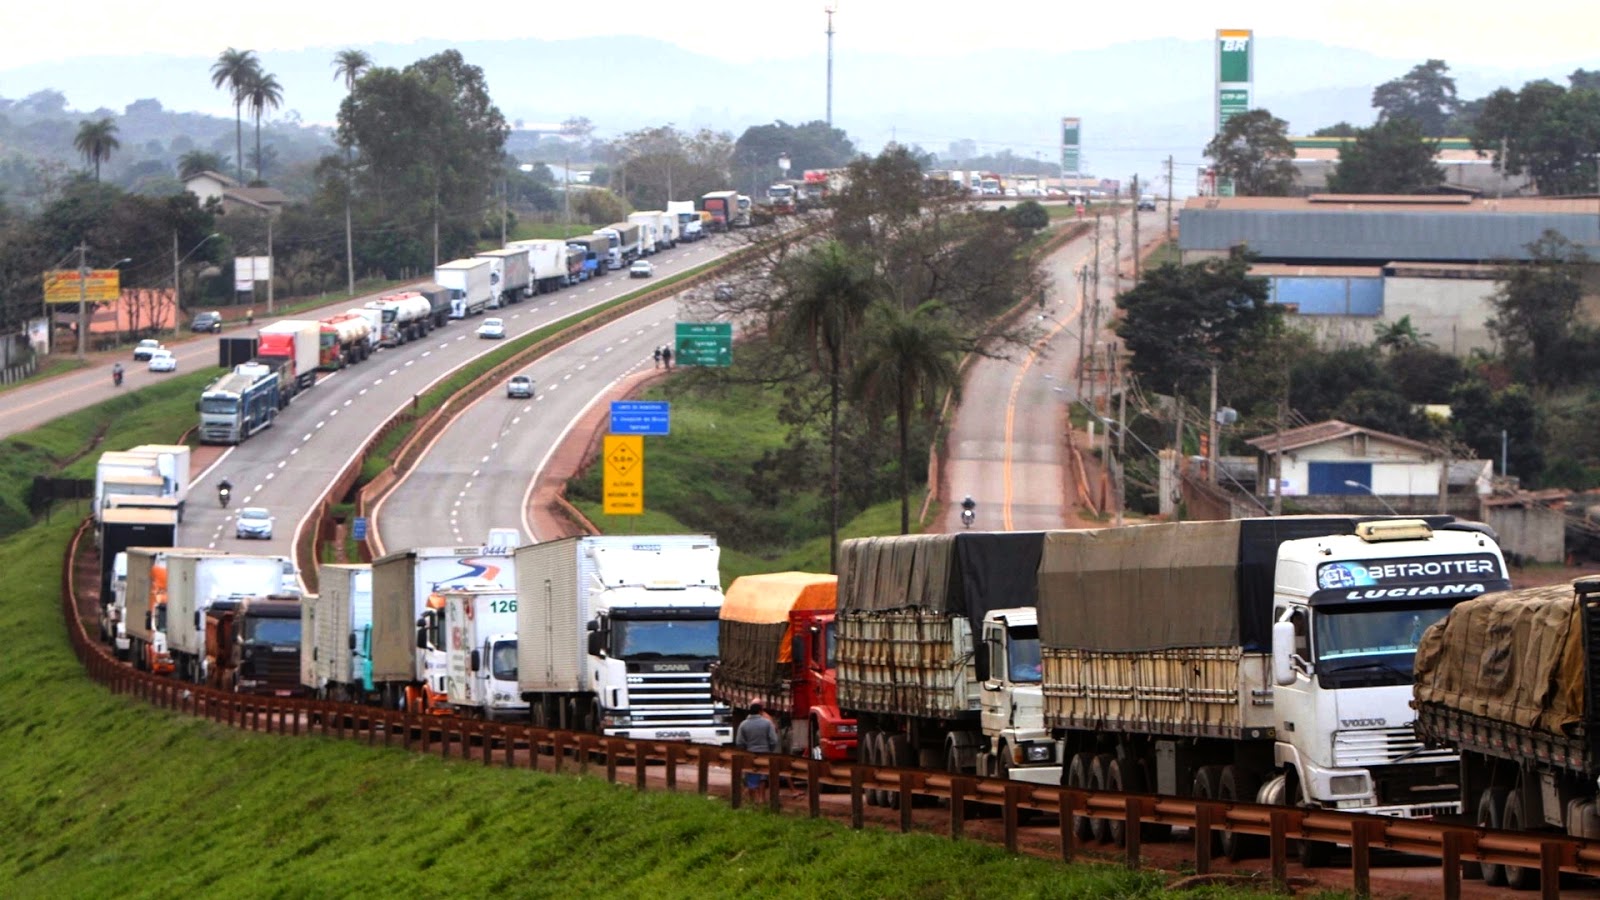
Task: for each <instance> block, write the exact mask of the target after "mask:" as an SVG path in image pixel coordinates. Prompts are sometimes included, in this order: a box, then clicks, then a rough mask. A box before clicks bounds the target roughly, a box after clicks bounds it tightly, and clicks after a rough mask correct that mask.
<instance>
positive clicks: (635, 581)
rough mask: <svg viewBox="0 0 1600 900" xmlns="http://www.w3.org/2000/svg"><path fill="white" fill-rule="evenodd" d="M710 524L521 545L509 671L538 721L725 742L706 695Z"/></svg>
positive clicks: (711, 616)
mask: <svg viewBox="0 0 1600 900" xmlns="http://www.w3.org/2000/svg"><path fill="white" fill-rule="evenodd" d="M718 558H719V550H718V547H717V542H716V538H715V537H712V536H711V535H659V536H634V535H606V536H593V537H576V538H566V539H563V540H559V541H551V542H548V543H541V544H532V545H529V546H526V547H521V548H519V549H518V550H517V552H516V561H517V565H516V569H517V635H518V642H517V683H518V685H519V687H520V691H521V697H522V699H523V700H525V701H527V702H528V703H529V705H530V708H531V713H532V719H533V723H534V724H535V725H539V726H544V727H552V728H556V727H559V728H573V729H579V730H584V731H594V732H599V733H601V734H605V735H609V736H614V737H631V738H640V739H645V740H681V741H695V742H698V743H707V744H726V743H728V742H729V741H730V740H732V737H733V731H732V727H731V725H730V724H729V716H728V709H727V707H725V706H722V705H720V704H717V703H715V702H714V701H713V700H712V697H711V665H712V663H714V662H715V661H716V659H717V628H718V625H717V613H718V612H719V611H720V609H721V607H722V588H721V582H720V579H719V576H718V573H717V561H718Z"/></svg>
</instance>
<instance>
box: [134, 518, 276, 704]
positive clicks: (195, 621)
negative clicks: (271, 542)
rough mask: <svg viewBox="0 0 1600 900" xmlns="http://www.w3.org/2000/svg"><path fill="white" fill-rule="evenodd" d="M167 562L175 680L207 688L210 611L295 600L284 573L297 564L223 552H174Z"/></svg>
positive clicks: (169, 647) (170, 651)
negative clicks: (261, 600)
mask: <svg viewBox="0 0 1600 900" xmlns="http://www.w3.org/2000/svg"><path fill="white" fill-rule="evenodd" d="M166 561H167V653H168V654H169V655H171V657H172V665H173V668H174V674H175V675H176V676H177V677H178V678H179V679H181V680H183V681H189V682H193V683H195V684H205V683H206V677H205V671H204V663H205V656H206V640H205V626H206V615H205V614H206V610H208V609H210V608H211V606H212V604H214V603H217V602H219V601H222V600H241V599H244V598H246V597H262V596H267V595H269V594H285V595H287V594H291V593H292V592H293V590H294V585H293V584H292V583H288V584H286V583H285V581H284V573H285V572H286V571H288V572H293V571H294V564H293V563H291V562H290V561H289V560H288V559H287V558H285V557H282V556H248V555H244V554H237V553H223V552H220V551H217V550H202V549H196V548H174V549H171V550H168V551H167V552H166Z"/></svg>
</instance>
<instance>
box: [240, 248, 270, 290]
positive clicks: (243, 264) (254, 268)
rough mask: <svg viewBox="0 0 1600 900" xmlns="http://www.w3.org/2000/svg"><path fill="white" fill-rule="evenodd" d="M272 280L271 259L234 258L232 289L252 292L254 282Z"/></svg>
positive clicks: (264, 257) (263, 257) (258, 257)
mask: <svg viewBox="0 0 1600 900" xmlns="http://www.w3.org/2000/svg"><path fill="white" fill-rule="evenodd" d="M271 280H272V257H270V256H236V257H234V260H233V289H234V290H235V291H254V290H255V289H256V282H258V281H271Z"/></svg>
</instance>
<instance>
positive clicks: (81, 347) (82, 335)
mask: <svg viewBox="0 0 1600 900" xmlns="http://www.w3.org/2000/svg"><path fill="white" fill-rule="evenodd" d="M88 310H89V247H88V245H87V244H85V243H83V242H82V241H79V242H78V359H80V360H81V359H83V358H84V357H85V356H86V355H87V352H88V346H89V312H88Z"/></svg>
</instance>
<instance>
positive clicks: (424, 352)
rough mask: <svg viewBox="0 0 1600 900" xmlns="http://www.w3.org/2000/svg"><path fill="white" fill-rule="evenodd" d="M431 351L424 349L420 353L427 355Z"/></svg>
mask: <svg viewBox="0 0 1600 900" xmlns="http://www.w3.org/2000/svg"><path fill="white" fill-rule="evenodd" d="M432 352H433V351H432V350H424V351H422V355H423V356H427V355H428V354H429V353H432Z"/></svg>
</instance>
